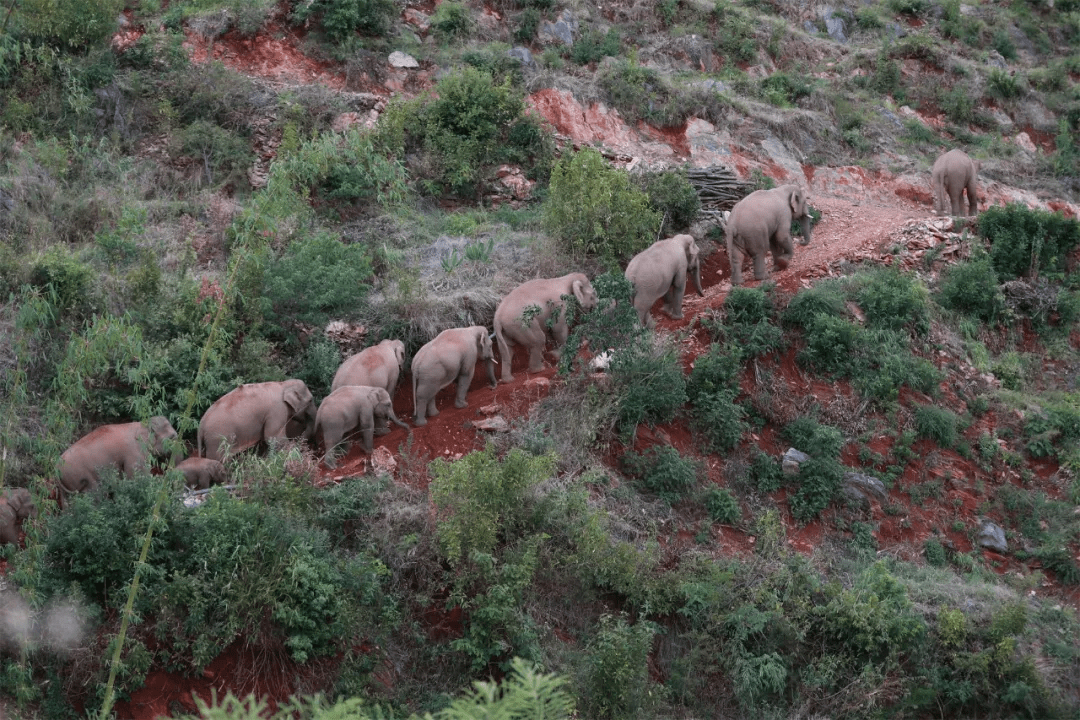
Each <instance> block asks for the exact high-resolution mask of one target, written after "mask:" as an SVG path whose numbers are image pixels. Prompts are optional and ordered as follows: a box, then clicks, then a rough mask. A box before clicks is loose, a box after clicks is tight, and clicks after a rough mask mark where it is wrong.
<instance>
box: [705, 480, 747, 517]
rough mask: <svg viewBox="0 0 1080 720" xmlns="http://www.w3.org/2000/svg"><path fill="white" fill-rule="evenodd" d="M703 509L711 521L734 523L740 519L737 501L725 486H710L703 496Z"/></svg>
mask: <svg viewBox="0 0 1080 720" xmlns="http://www.w3.org/2000/svg"><path fill="white" fill-rule="evenodd" d="M705 510H707V511H708V513H709V517H710V518H712V521H713V522H718V523H722V524H724V525H734V524H735V523H737V522H738V521H739V520H741V519H742V509H741V508H739V501H738V500H736V499H735V496H734V495H732V494H731V491H730V490H728V489H726V488H712V489H711V490H709V493H708V494H707V495H706V496H705Z"/></svg>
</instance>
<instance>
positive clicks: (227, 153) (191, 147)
mask: <svg viewBox="0 0 1080 720" xmlns="http://www.w3.org/2000/svg"><path fill="white" fill-rule="evenodd" d="M172 144H173V153H174V154H176V155H184V156H187V157H190V158H194V159H195V160H196V161H198V163H199V166H200V167H202V169H203V171H204V173H205V180H206V182H207V184H209V185H211V186H219V185H226V184H237V183H239V182H247V169H248V168H249V167H251V163H252V160H253V159H254V154H253V153H252V151H251V141H250V140H249V139H248V138H246V137H244V136H243V135H241V134H240V133H239V132H236V131H233V130H229V129H226V128H223V127H220V126H219V125H217V124H215V123H213V122H210V121H208V120H196V121H195V122H193V123H191V124H190V125H188V126H187V127H185V128H184V129H183V130H180V131H179V132H178V133H177V134H176V135H175V136H174V137H173V138H172Z"/></svg>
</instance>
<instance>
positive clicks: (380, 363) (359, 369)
mask: <svg viewBox="0 0 1080 720" xmlns="http://www.w3.org/2000/svg"><path fill="white" fill-rule="evenodd" d="M404 368H405V343H403V342H401V341H400V340H383V341H382V342H380V343H378V344H377V345H372V346H371V347H367V348H364V349H363V350H361V351H360V352H358V353H357V354H356V355H353V356H352V357H351V358H349V359H348V360H346V361H345V362H343V363H342V364H341V367H339V368H338V370H337V372H336V373H335V374H334V382H333V384H332V385H331V386H330V391H331V392H333V391H334V390H337V389H338V388H339V387H344V386H345V385H367V386H369V387H381V388H383V389H384V390H386V392H388V393H390V395H391V396H393V394H394V390H396V389H397V384H398V378H399V377H401V371H402V370H403V369H404Z"/></svg>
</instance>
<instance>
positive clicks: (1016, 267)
mask: <svg viewBox="0 0 1080 720" xmlns="http://www.w3.org/2000/svg"><path fill="white" fill-rule="evenodd" d="M979 233H980V234H981V235H982V236H983V237H985V238H986V239H987V241H988V242H989V243H990V261H991V263H993V265H994V269H995V270H996V271H997V273H998V275H999V276H1001V277H1008V278H1014V277H1023V276H1032V277H1034V276H1037V275H1038V274H1039V272H1041V271H1053V272H1060V271H1062V270H1063V269H1064V263H1065V257H1066V255H1068V253H1069V252H1070V251H1071V250H1073V249H1074V248H1076V246H1077V245H1080V222H1078V221H1076V220H1073V219H1071V218H1066V217H1065V216H1064V215H1062V214H1060V213H1051V212H1047V211H1046V210H1030V209H1028V208H1027V207H1026V206H1024V205H1022V204H1020V203H1010V204H1009V205H1006V206H1004V207H1000V206H997V205H995V206H992V207H990V208H988V209H987V210H986V212H984V213H982V214H981V215H980V216H979Z"/></svg>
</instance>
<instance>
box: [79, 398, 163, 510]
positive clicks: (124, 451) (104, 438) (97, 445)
mask: <svg viewBox="0 0 1080 720" xmlns="http://www.w3.org/2000/svg"><path fill="white" fill-rule="evenodd" d="M175 437H176V430H174V429H173V426H172V424H171V423H170V422H169V420H168V418H165V417H162V416H161V415H156V416H154V417H152V418H150V420H148V421H147V423H146V424H143V423H137V422H133V423H120V424H117V425H102V426H101V427H99V428H97V429H96V430H94V431H92V432H90V433H89V434H87V435H84V436H83V437H82V438H80V439H79V440H77V441H76V442H75V444H74V445H72V446H71V447H69V448H68V449H67V450H65V451H64V454H63V455H61V456H60V491H61V492H60V501H61V503H63V501H64V493H65V492H69V493H72V492H83V491H85V490H90V489H93V488H94V487H97V484H98V481H99V479H100V475H99V473H100V472H101V471H102V470H104V469H106V468H116V470H118V471H119V472H121V473H123V474H125V475H127V476H128V477H130V476H131V475H132V474H134V473H135V471H136V470H144V469H146V465H147V461H148V460H149V459H150V455H151V454H152V455H153V456H154V457H158V458H161V457H164V456H165V455H166V454H167V452H168V448H167V442H168V441H169V440H172V439H174V438H175Z"/></svg>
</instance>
